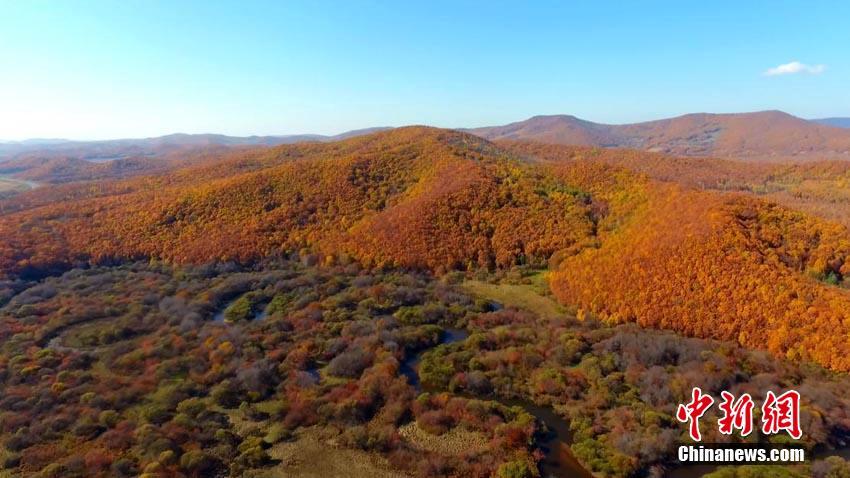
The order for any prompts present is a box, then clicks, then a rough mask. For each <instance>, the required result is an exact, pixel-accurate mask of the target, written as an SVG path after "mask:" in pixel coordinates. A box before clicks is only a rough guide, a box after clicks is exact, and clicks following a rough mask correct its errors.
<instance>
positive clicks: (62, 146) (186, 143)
mask: <svg viewBox="0 0 850 478" xmlns="http://www.w3.org/2000/svg"><path fill="white" fill-rule="evenodd" d="M387 129H390V128H389V127H375V128H365V129H358V130H352V131H346V132H344V133H340V134H337V135H332V136H331V135H321V134H294V135H282V136H227V135H223V134H186V133H175V134H169V135H165V136H157V137H152V138H131V139H112V140H99V141H75V140H66V139H28V140H23V141H7V142H3V141H0V161H3V160H9V159H17V158H20V157H22V156H29V155H33V154H48V155H53V156H55V155H66V156H68V157H73V158H76V159H86V160H89V161H106V160H112V159H123V158H128V157H134V156H136V157H138V156H153V155H158V154H163V153H168V152H173V151H177V150H181V149H186V148H197V147H210V146H277V145H281V144H294V143H302V142H308V141H317V142H331V141H339V140H342V139H346V138H351V137H354V136H360V135H364V134H369V133H374V132H378V131H384V130H387Z"/></svg>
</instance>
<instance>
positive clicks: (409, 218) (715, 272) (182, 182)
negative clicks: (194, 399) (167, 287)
mask: <svg viewBox="0 0 850 478" xmlns="http://www.w3.org/2000/svg"><path fill="white" fill-rule="evenodd" d="M500 144H501V146H500ZM534 147H541V146H540V145H537V146H534ZM534 147H526V148H524V149H523V148H519V147H516V146H511V145H509V144H502V143H499V144H494V143H491V142H488V141H486V140H484V139H481V138H478V137H476V136H473V135H470V134H467V133H462V132H456V131H448V130H439V129H434V128H425V127H409V128H399V129H396V130H392V131H387V132H380V133H374V134H371V135H366V136H359V137H356V138H351V139H348V140H344V141H340V142H334V143H306V144H297V145H284V146H278V147H275V148H260V149H254V150H244V151H238V152H233V151H231V152H229V153H228V155H226V156H223V157H214V158H209V159H208V160H206V161H200V162H199V163H197V164H194V165H191V166H188V167H182V168H178V169H175V170H172V171H168V172H165V173H162V174H158V175H153V176H141V177H137V178H131V179H126V180H122V181H101V182H98V183H94V184H78V185H73V184H72V185H65V186H61V187H48V188H43V190H40V191H37V192H29V193H23V194H21V195H19V196H17V197H15V198H12V199H9V200H6V201H0V211H8V212H6V213H5V214H3V213H0V235H2V237H4V241H3V243H2V244H0V272H2V274H3V275H5V276H6V278H7V280H10V279H11V280H16V279H17V280H34V279H36V280H37V279H38V278H41V277H44V276H45V275H51V274H55V273H56V272H59V271H62V270H65V269H67V268H69V267H74V266H81V265H82V266H84V265H86V264H107V265H109V264H121V263H125V262H127V261H134V260H139V259H156V260H161V261H166V262H169V263H176V264H186V263H193V264H200V263H208V262H228V261H235V262H241V263H252V262H254V261H257V260H261V259H263V258H266V257H268V256H275V255H281V254H283V255H286V254H290V253H293V252H296V251H297V252H300V253H301V254H302V255H307V256H310V255H312V256H313V257H315V259H316V260H319V261H321V262H322V263H324V264H334V263H339V262H342V263H346V262H348V261H351V260H356V261H358V262H360V263H362V264H365V265H367V266H378V267H390V268H392V267H404V268H415V269H427V270H429V271H431V272H434V273H436V274H441V273H444V272H448V271H451V270H466V271H475V270H478V269H491V270H493V269H508V268H510V267H512V266H514V265H521V264H538V265H542V264H544V263H545V262H546V261H547V260H548V261H549V262H550V264H551V267H552V268H553V269H554V271H555V272H554V275H553V283H552V285H553V290H554V292H555V293H556V295H557V297H558V298H559V299H560V300H561V301H562V303H564V304H565V305H570V306H578V307H581V308H583V309H585V310H588V311H591V312H593V313H594V314H596V315H599V316H601V317H606V318H609V319H610V320H614V321H636V322H639V323H641V324H643V325H647V326H652V327H657V328H664V329H675V330H677V331H679V332H682V333H686V334H689V335H694V336H698V337H709V338H719V339H731V340H737V341H739V342H740V343H742V344H745V345H747V346H749V347H755V348H765V349H769V350H771V351H772V352H773V353H775V354H777V355H784V356H787V357H790V358H794V359H801V360H813V361H816V362H818V363H820V364H822V365H824V366H827V367H830V368H833V369H836V370H850V361H849V360H847V359H846V358H845V357H847V356H848V355H850V354H848V353H846V352H848V351H850V340H848V339H847V337H848V336H850V334H848V332H850V330H847V329H848V327H850V326H848V325H847V324H850V316H848V313H850V312H848V311H850V292H848V291H847V290H846V289H845V288H842V287H840V286H838V285H839V284H842V283H844V282H845V277H846V276H847V275H848V274H850V237H848V233H847V229H846V228H844V227H843V226H840V225H838V224H835V223H831V222H827V221H824V220H821V219H818V218H816V217H813V216H810V215H807V214H804V213H801V212H797V211H793V210H791V209H789V208H786V207H783V206H779V205H777V204H773V203H769V202H766V201H763V200H761V199H759V198H754V197H752V196H751V195H745V194H729V193H725V192H719V191H699V190H695V189H694V188H693V187H692V185H688V184H685V183H682V184H674V183H671V182H669V181H662V180H659V179H653V178H652V177H649V176H647V174H646V171H651V170H652V169H654V168H655V167H656V166H653V165H652V164H649V165H647V166H645V171H644V172H637V171H640V168H638V167H637V166H636V165H640V164H644V163H646V161H656V162H658V163H659V164H660V163H663V158H665V157H664V156H661V155H655V154H647V153H635V152H629V151H624V152H618V151H611V152H608V153H607V154H608V155H611V156H617V155H620V154H622V155H627V156H628V155H631V156H630V158H626V159H625V160H623V162H622V164H616V163H615V162H614V161H612V160H600V159H596V158H594V156H593V155H592V154H588V155H574V156H572V157H568V158H564V159H563V160H561V161H555V162H552V161H547V160H546V158H545V154H544V153H545V151H542V150H541V151H535V150H534ZM591 151H592V150H591ZM630 163H631V165H630ZM723 164H726V163H723ZM707 167H710V166H707Z"/></svg>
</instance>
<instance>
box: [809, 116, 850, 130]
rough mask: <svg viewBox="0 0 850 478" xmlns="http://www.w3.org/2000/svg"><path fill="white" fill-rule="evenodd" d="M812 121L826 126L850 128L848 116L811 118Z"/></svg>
mask: <svg viewBox="0 0 850 478" xmlns="http://www.w3.org/2000/svg"><path fill="white" fill-rule="evenodd" d="M812 121H814V122H815V123H818V124H823V125H827V126H835V127H836V128H850V118H820V119H813V120H812Z"/></svg>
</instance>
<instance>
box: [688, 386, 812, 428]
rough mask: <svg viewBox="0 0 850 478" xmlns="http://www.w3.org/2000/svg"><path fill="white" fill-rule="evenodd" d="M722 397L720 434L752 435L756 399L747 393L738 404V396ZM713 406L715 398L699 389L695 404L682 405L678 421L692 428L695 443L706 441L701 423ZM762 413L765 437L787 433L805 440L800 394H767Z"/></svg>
mask: <svg viewBox="0 0 850 478" xmlns="http://www.w3.org/2000/svg"><path fill="white" fill-rule="evenodd" d="M720 396H721V397H722V398H723V401H722V402H720V405H719V407H720V412H721V414H722V416H721V417H720V418H719V419H718V420H717V427H718V429H719V430H720V433H722V434H724V435H731V434H732V433H733V432H734V431H735V430H740V432H741V436H742V437H745V436H747V435H749V434H750V433H752V431H753V408H755V403H754V402H753V397H751V396H750V394H748V393H744V394H742V395H741V396H740V397H738V399H737V400H736V399H735V396H734V395H732V394H731V393H729V392H727V391H723V392H720ZM712 405H714V398H712V397H711V396H710V395H706V394H704V393H702V390H700V388H699V387H694V389H693V390H692V392H691V401H690V402H688V403H685V404H680V405H679V407H678V408H677V409H676V419H678V420H679V421H680V422H682V423H688V424H689V427H688V434H689V435H690V436H691V439H692V440H694V441H702V435H701V434H700V431H699V419H700V418H702V416H703V415H705V412H707V411H708V410H709V409H710V408H711V406H712ZM761 412H762V428H761V430H762V433H764V434H765V435H773V434H776V433H779V432H782V431H785V432H787V433H788V435H790V436H791V438H794V439H795V440H799V439H800V437H802V436H803V432H802V430H801V429H800V394H799V393H798V392H797V391H796V390H789V391H787V392H785V393H783V394H782V395H779V396H777V395H776V394H775V393H773V392H772V391H769V392H767V396H766V397H765V399H764V403H763V404H762V407H761Z"/></svg>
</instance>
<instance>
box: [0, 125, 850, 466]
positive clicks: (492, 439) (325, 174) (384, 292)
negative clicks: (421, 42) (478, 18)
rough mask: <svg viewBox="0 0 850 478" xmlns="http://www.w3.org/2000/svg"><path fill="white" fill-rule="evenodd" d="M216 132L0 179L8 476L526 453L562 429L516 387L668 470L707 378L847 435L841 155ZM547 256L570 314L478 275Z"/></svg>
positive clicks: (813, 429) (849, 250)
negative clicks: (513, 304)
mask: <svg viewBox="0 0 850 478" xmlns="http://www.w3.org/2000/svg"><path fill="white" fill-rule="evenodd" d="M205 154H206V153H204V154H201V153H199V156H198V157H196V158H194V159H192V160H191V161H189V162H188V163H187V164H185V165H181V166H180V167H176V166H174V165H169V166H167V167H164V169H163V170H162V172H160V173H157V174H150V175H142V176H137V177H130V178H124V179H114V180H98V181H95V180H89V181H85V182H72V183H69V184H63V185H57V186H51V187H45V188H40V189H38V190H36V191H31V192H26V193H21V194H16V195H14V196H13V197H10V198H6V199H2V200H0V236H2V237H3V238H4V241H3V242H2V244H0V387H2V393H0V439H2V443H3V446H4V448H3V451H0V458H2V461H0V465H2V466H3V467H4V469H5V470H6V471H5V473H6V475H7V476H138V475H140V474H143V475H147V476H149V477H153V476H258V477H259V476H282V475H276V474H275V473H285V470H286V469H287V468H286V467H287V466H292V463H290V462H288V461H287V460H288V458H287V457H288V455H286V453H283V451H282V450H284V449H288V448H287V447H288V446H290V445H292V444H293V443H300V442H301V441H302V440H304V439H305V437H307V436H321V437H322V440H325V441H326V442H327V443H331V444H332V445H329V446H332V447H337V448H338V449H348V450H364V451H366V452H368V453H369V454H371V455H375V456H380V457H382V459H383V460H385V466H386V467H389V468H390V469H392V470H394V472H397V473H404V474H409V475H413V476H446V475H451V476H482V477H483V476H493V475H496V476H499V477H503V478H508V477H517V478H519V477H533V476H537V475H538V473H539V472H538V468H537V464H538V463H539V462H540V460H541V459H542V457H543V454H544V452H543V450H541V449H540V444H541V443H542V442H541V440H542V437H543V436H544V435H545V433H546V430H545V426H544V425H543V424H542V423H540V422H539V421H538V420H535V419H534V417H533V416H531V415H530V414H529V413H527V412H525V411H524V410H523V409H522V408H521V407H514V406H510V405H509V404H507V403H508V402H506V400H509V399H518V398H522V399H525V400H530V401H532V402H534V403H537V404H539V405H543V406H547V407H551V408H552V409H554V410H555V411H556V412H557V413H558V414H559V415H561V416H563V417H565V418H567V419H568V420H569V421H570V426H571V428H572V430H573V435H574V436H573V438H572V439H573V445H572V450H573V453H574V454H575V455H576V457H578V458H579V460H580V461H581V462H582V464H583V465H584V466H585V467H586V468H587V469H589V470H591V471H593V472H594V473H596V474H597V475H599V476H612V477H625V476H647V475H648V476H658V475H661V474H662V473H663V472H664V470H666V469H667V468H669V467H670V465H671V463H672V459H673V455H672V452H673V447H674V445H675V444H676V443H678V442H679V441H680V440H682V439H683V432H684V428H683V427H681V425H680V424H679V423H677V422H676V421H675V420H674V419H673V418H672V412H673V409H674V407H675V404H677V403H679V402H680V401H683V400H684V399H685V398H686V396H687V394H688V392H689V391H690V388H691V387H692V386H694V385H695V384H699V385H701V386H702V387H703V388H704V389H706V390H709V391H711V392H713V393H715V394H717V393H719V391H720V390H722V389H727V388H728V389H731V390H734V391H750V392H751V393H753V395H757V394H761V393H762V391H763V390H765V389H766V388H770V387H774V388H787V387H792V386H793V387H796V388H797V389H798V390H800V391H801V392H802V394H803V397H804V400H805V403H804V410H803V414H804V420H805V423H804V430H805V434H804V439H805V445H806V446H808V447H810V448H812V449H826V448H829V447H833V446H843V442H844V440H846V439H847V438H848V432H850V421H848V420H850V419H849V418H848V402H847V397H848V396H850V394H848V390H847V387H848V386H850V382H848V381H847V379H846V375H845V374H844V372H847V371H848V369H850V359H848V358H847V357H848V355H850V354H849V353H848V352H850V340H849V339H848V337H850V291H848V287H847V286H848V282H850V277H848V274H850V258H849V257H848V256H850V234H848V231H847V229H846V224H841V223H839V222H833V221H831V220H830V219H834V215H830V214H820V213H819V211H820V210H821V209H823V208H826V209H829V207H832V206H829V205H830V204H832V205H834V208H833V210H835V211H840V210H842V209H841V208H843V207H844V204H845V202H847V201H845V200H846V198H845V195H846V196H847V197H850V193H848V194H845V193H846V192H847V189H846V188H847V183H846V181H847V179H846V178H847V174H848V171H850V170H848V169H846V168H844V167H843V166H842V165H841V164H840V163H829V162H826V163H815V164H811V165H806V166H805V167H804V166H789V165H776V164H771V165H753V166H751V167H748V166H744V165H743V163H740V164H739V163H736V162H734V161H725V160H722V161H721V160H717V161H715V160H708V159H698V158H690V159H683V160H679V159H675V158H667V157H664V156H661V155H654V154H651V153H638V152H630V151H609V150H604V151H603V150H596V149H589V148H570V147H562V146H546V145H534V144H529V143H511V142H505V143H498V144H494V143H490V142H487V141H485V140H482V139H480V138H477V137H475V136H472V135H470V134H465V133H458V132H452V131H445V130H437V129H432V128H419V127H416V128H401V129H397V130H393V131H389V132H382V133H377V134H372V135H367V136H363V137H357V138H353V139H349V140H346V141H341V142H336V143H324V144H320V143H307V144H298V145H287V146H280V147H275V148H257V149H241V150H232V151H228V152H226V153H221V154H211V156H206V155H205ZM842 188H843V189H842ZM795 201H796V202H795ZM830 201H832V202H830ZM826 209H824V210H826ZM530 267H533V268H549V270H550V271H551V272H550V274H549V278H550V280H549V285H550V286H551V292H552V293H553V294H554V297H555V298H557V299H558V301H560V302H561V303H562V304H563V305H565V306H566V307H567V309H568V310H571V311H574V312H575V314H570V313H565V314H559V315H557V316H555V317H550V316H543V315H538V314H536V313H534V312H533V311H522V310H517V309H514V308H507V309H504V310H498V311H495V310H494V307H493V304H491V303H489V302H488V301H486V300H483V299H481V298H476V297H475V296H472V295H470V293H469V292H465V291H464V290H463V289H462V288H461V287H460V286H458V285H457V282H458V279H459V278H462V277H467V278H471V277H478V278H483V279H486V280H495V279H494V277H499V278H504V277H505V273H506V272H507V271H524V270H527V269H528V268H530ZM520 275H522V274H520ZM508 305H510V304H508ZM449 328H464V329H466V330H467V331H468V332H470V334H471V335H470V336H469V337H468V338H467V339H465V340H463V341H461V342H457V343H453V344H446V345H439V344H440V343H441V341H442V338H443V337H444V336H445V334H446V331H447V330H448V329H449ZM655 329H665V330H664V331H659V330H655ZM686 336H690V337H694V338H686ZM715 340H720V342H717V341H715ZM742 346H743V347H742ZM426 349H433V350H429V351H427V352H425V356H424V359H423V361H422V364H421V367H420V375H421V378H422V385H423V389H424V390H425V393H421V394H420V393H419V391H418V390H417V389H416V388H415V387H413V386H412V385H411V383H409V380H408V377H407V376H405V373H404V370H403V369H404V366H405V363H406V362H405V361H406V360H408V359H410V357H412V356H413V355H414V354H417V353H419V352H421V351H423V350H426ZM402 430H405V431H404V432H403V431H402ZM411 430H412V431H411ZM422 434H424V435H422ZM421 436H439V437H442V438H441V439H442V440H443V441H445V442H446V443H453V442H452V438H449V437H457V436H463V437H470V436H474V437H476V438H474V439H472V438H470V439H469V440H467V441H469V442H475V443H478V444H479V445H480V446H479V447H467V448H464V447H460V448H459V449H453V450H445V449H439V448H435V447H433V446H430V445H428V446H426V445H423V443H425V442H426V441H427V440H426V441H422V439H421ZM416 437H419V438H416ZM715 438H716V439H717V440H721V439H722V438H723V437H712V439H715ZM753 439H761V440H766V439H767V438H766V437H753ZM461 441H463V440H461ZM281 470H284V471H281ZM742 470H745V469H742ZM783 470H784V471H783V473H790V475H789V476H794V475H793V474H802V475H803V476H806V475H809V474H811V475H814V476H818V477H822V476H823V477H826V476H844V475H841V473H848V469H847V468H846V464H845V463H844V462H843V461H842V460H840V459H837V458H833V459H829V460H826V461H818V462H815V463H813V464H811V465H806V466H804V467H797V468H789V469H783ZM2 473H3V472H0V476H3V475H2ZM716 473H717V474H718V476H736V475H729V473H744V471H740V470H739V471H737V472H736V471H728V470H719V471H717V472H716ZM740 476H748V475H740Z"/></svg>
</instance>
